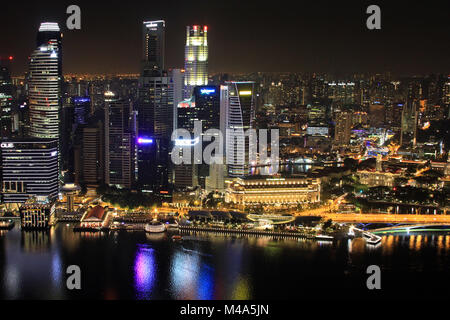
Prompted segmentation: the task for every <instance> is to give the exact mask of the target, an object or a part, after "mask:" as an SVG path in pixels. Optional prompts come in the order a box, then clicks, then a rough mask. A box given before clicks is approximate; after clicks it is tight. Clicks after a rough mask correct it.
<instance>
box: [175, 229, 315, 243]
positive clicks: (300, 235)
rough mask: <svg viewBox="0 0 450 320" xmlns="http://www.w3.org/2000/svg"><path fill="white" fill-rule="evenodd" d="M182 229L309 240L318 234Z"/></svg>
mask: <svg viewBox="0 0 450 320" xmlns="http://www.w3.org/2000/svg"><path fill="white" fill-rule="evenodd" d="M179 229H180V231H191V232H211V233H218V234H247V235H257V236H272V237H284V238H303V239H309V240H315V239H316V235H313V234H309V233H304V232H286V231H271V230H254V229H248V230H245V229H227V228H216V227H194V226H180V227H179Z"/></svg>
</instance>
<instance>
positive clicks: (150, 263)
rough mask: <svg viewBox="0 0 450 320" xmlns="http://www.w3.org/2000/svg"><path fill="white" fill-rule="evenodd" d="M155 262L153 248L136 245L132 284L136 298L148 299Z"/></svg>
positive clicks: (154, 271)
mask: <svg viewBox="0 0 450 320" xmlns="http://www.w3.org/2000/svg"><path fill="white" fill-rule="evenodd" d="M155 274H156V264H155V257H154V250H153V249H152V248H148V247H145V246H143V245H139V246H138V250H137V253H136V260H135V263H134V285H135V288H136V298H137V299H140V300H143V299H150V297H151V293H152V287H153V284H154V281H155Z"/></svg>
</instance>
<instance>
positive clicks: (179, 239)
mask: <svg viewBox="0 0 450 320" xmlns="http://www.w3.org/2000/svg"><path fill="white" fill-rule="evenodd" d="M172 240H173V241H183V237H182V236H180V235H174V236H172Z"/></svg>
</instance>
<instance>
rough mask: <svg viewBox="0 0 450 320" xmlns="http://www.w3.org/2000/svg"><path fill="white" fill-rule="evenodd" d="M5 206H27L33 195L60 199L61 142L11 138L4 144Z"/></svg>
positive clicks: (2, 153)
mask: <svg viewBox="0 0 450 320" xmlns="http://www.w3.org/2000/svg"><path fill="white" fill-rule="evenodd" d="M1 151H2V152H1V158H2V164H3V170H2V193H3V202H4V203H24V202H25V201H27V199H28V198H30V197H33V196H39V197H47V198H48V199H49V200H50V201H53V200H55V199H56V198H57V197H58V192H59V184H58V141H57V140H56V139H39V138H28V139H11V140H5V141H3V142H2V143H1Z"/></svg>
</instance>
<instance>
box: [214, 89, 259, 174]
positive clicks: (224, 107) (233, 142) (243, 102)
mask: <svg viewBox="0 0 450 320" xmlns="http://www.w3.org/2000/svg"><path fill="white" fill-rule="evenodd" d="M254 87H255V83H254V82H252V81H246V82H226V83H225V85H223V86H221V87H220V121H221V125H220V130H221V131H222V134H224V136H225V139H224V140H225V141H224V142H225V156H226V159H227V161H226V162H227V166H228V176H229V177H231V178H236V177H245V176H246V175H248V174H249V172H250V169H249V157H248V154H249V141H248V140H249V139H248V137H245V132H246V131H247V130H249V129H252V128H253V127H254V121H255V92H254V91H255V90H254V89H255V88H254ZM233 131H234V134H232V132H233Z"/></svg>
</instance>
